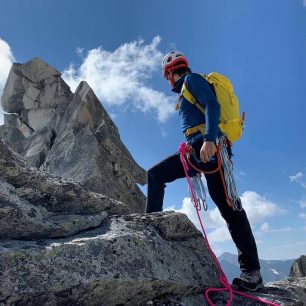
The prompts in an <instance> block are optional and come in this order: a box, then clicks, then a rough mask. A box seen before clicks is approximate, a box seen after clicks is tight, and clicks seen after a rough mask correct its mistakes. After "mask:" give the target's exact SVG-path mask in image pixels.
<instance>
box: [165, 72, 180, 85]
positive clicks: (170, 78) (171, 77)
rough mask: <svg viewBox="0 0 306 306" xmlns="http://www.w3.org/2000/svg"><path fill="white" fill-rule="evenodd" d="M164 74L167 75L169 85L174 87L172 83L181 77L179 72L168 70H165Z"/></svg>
mask: <svg viewBox="0 0 306 306" xmlns="http://www.w3.org/2000/svg"><path fill="white" fill-rule="evenodd" d="M166 75H167V80H168V82H169V84H170V85H171V87H174V83H175V82H176V81H177V80H179V79H180V78H181V77H180V75H179V74H177V73H172V72H171V71H170V70H168V71H167V72H166Z"/></svg>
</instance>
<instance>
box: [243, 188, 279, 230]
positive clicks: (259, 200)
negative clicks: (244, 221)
mask: <svg viewBox="0 0 306 306" xmlns="http://www.w3.org/2000/svg"><path fill="white" fill-rule="evenodd" d="M241 201H242V206H243V207H244V209H245V211H246V212H247V215H248V218H249V221H250V223H251V224H256V223H259V222H262V221H263V220H264V219H265V218H267V217H272V216H275V215H279V214H283V213H284V212H285V211H284V210H283V209H281V208H279V207H278V206H277V205H276V204H275V203H273V202H272V201H270V200H267V199H266V198H264V197H262V196H261V195H259V194H258V193H256V192H255V191H245V192H244V193H243V194H242V195H241Z"/></svg>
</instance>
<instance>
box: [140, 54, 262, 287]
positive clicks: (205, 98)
mask: <svg viewBox="0 0 306 306" xmlns="http://www.w3.org/2000/svg"><path fill="white" fill-rule="evenodd" d="M162 68H163V75H164V77H165V78H166V79H167V80H168V81H169V83H170V85H171V87H172V91H173V92H175V93H177V94H180V93H181V89H182V86H183V84H185V86H186V87H187V88H188V90H189V92H190V93H191V94H192V95H193V97H195V99H196V101H197V102H198V103H200V104H201V105H202V107H203V108H204V109H205V115H204V114H203V113H202V112H200V110H199V109H198V108H197V107H195V106H194V105H193V104H191V103H190V102H188V101H187V100H186V99H185V98H184V96H182V95H180V99H179V104H178V105H179V106H178V107H179V115H180V117H181V123H182V130H183V133H184V135H185V138H186V140H187V142H188V143H189V144H192V148H193V150H194V152H195V154H196V157H197V160H200V161H201V163H200V166H199V167H200V168H201V169H202V170H205V171H211V170H214V169H215V168H216V167H217V161H216V160H217V158H216V152H217V147H216V139H217V138H218V137H220V136H222V135H223V133H222V132H221V130H220V128H219V119H220V104H219V103H218V101H217V99H216V95H215V91H214V89H213V87H212V86H211V84H209V83H208V82H207V80H206V79H205V78H203V77H202V76H201V75H200V74H197V73H192V71H191V69H190V67H189V64H188V60H187V59H186V57H185V56H184V55H183V54H182V53H181V52H179V51H172V52H169V53H168V54H167V55H166V56H165V57H164V59H163V61H162ZM202 123H205V124H206V129H205V132H204V134H203V132H202V131H200V130H199V129H195V131H194V132H191V133H186V131H193V130H191V128H192V127H195V126H198V125H199V124H202ZM227 150H228V153H229V155H230V156H231V155H232V154H231V146H230V145H229V146H228V148H227ZM221 171H223V168H222V169H221ZM183 177H185V173H184V169H183V166H182V163H181V160H180V155H179V153H178V152H177V153H175V154H173V155H171V156H169V157H167V158H166V159H164V160H162V161H161V162H159V163H158V164H156V165H154V166H153V167H151V168H150V169H149V170H148V172H147V184H148V194H147V203H146V211H145V212H146V213H152V212H158V211H162V210H163V198H164V189H165V187H166V183H170V182H173V181H174V180H176V179H179V178H183ZM205 178H206V180H207V186H208V191H209V194H210V196H211V198H212V200H213V201H214V203H215V204H216V205H217V207H218V209H219V211H220V213H221V216H222V217H223V218H224V220H225V221H226V223H227V226H228V229H229V232H230V234H231V237H232V239H233V241H234V243H235V244H236V247H237V250H238V261H239V264H240V270H241V274H240V277H237V278H234V280H233V282H232V285H233V287H235V288H237V289H239V290H249V291H258V290H260V289H261V288H263V282H262V277H261V274H260V264H259V259H258V254H257V247H256V243H255V239H254V236H253V233H252V230H251V227H250V224H249V221H248V218H247V215H246V212H245V211H244V209H242V208H241V209H239V210H233V208H232V207H230V206H229V205H228V202H227V198H226V195H225V191H224V188H223V185H222V184H223V183H222V179H221V173H220V171H218V172H215V173H213V174H205ZM238 201H240V199H239V200H238ZM238 204H240V205H241V202H240V203H238Z"/></svg>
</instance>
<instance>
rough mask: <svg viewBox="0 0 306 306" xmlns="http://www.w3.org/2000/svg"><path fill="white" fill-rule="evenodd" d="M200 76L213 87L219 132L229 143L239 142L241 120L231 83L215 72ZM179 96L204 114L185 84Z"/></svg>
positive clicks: (241, 126)
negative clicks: (218, 115) (218, 116)
mask: <svg viewBox="0 0 306 306" xmlns="http://www.w3.org/2000/svg"><path fill="white" fill-rule="evenodd" d="M201 76H202V77H203V78H205V79H206V80H207V81H208V82H209V83H210V84H212V85H213V86H214V89H215V92H216V96H217V100H218V102H219V104H220V106H221V115H220V124H219V127H220V129H221V131H222V132H223V133H224V134H226V136H227V138H228V139H229V141H230V142H234V141H237V140H239V139H240V137H241V136H242V128H243V120H242V118H241V117H240V113H239V102H238V99H237V97H236V95H235V93H234V88H233V85H232V83H231V82H230V80H229V79H227V78H226V77H225V76H224V75H222V74H220V73H217V72H212V73H210V74H208V75H205V74H201ZM181 94H182V95H183V96H184V98H185V99H186V100H187V101H189V102H190V103H192V104H194V105H195V106H196V107H198V108H199V109H200V107H201V108H202V110H201V109H200V110H201V111H202V113H205V110H204V109H203V107H202V106H201V105H200V104H199V103H198V102H197V101H196V100H195V98H194V97H193V96H192V95H191V93H190V92H189V91H188V89H187V87H186V86H185V84H184V85H183V88H182V92H181ZM199 106H200V107H199ZM190 134H192V133H190ZM190 134H189V135H190Z"/></svg>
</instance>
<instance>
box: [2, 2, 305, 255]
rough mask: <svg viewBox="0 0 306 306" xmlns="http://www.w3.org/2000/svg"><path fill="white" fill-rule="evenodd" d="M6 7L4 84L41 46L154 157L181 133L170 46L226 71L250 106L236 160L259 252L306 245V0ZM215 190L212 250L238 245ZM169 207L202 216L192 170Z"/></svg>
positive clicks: (209, 218) (138, 154) (175, 186)
mask: <svg viewBox="0 0 306 306" xmlns="http://www.w3.org/2000/svg"><path fill="white" fill-rule="evenodd" d="M0 7H1V9H0V39H1V40H0V92H2V89H3V86H4V84H5V80H6V77H7V74H8V71H9V68H10V65H11V63H12V62H13V61H16V62H20V63H24V62H26V61H28V60H30V59H31V58H33V57H35V56H39V57H41V58H42V59H44V60H45V61H46V62H48V63H49V64H51V65H52V66H54V67H55V68H57V69H58V70H59V71H61V72H62V73H63V77H64V79H65V80H66V82H68V84H69V85H70V86H71V89H72V90H74V89H75V87H76V86H77V84H78V82H79V81H80V80H86V81H88V83H89V84H90V85H91V86H92V88H93V89H94V91H95V92H96V94H97V95H98V97H99V99H100V100H101V102H102V104H103V105H104V106H105V107H106V109H107V110H108V111H109V113H110V114H111V116H112V118H113V120H114V121H115V123H116V125H117V126H118V128H119V131H120V134H121V138H122V140H123V142H124V143H125V144H126V146H127V148H128V149H129V150H130V152H131V153H132V155H133V156H134V158H135V160H136V161H137V162H138V163H139V164H140V165H141V166H142V167H143V168H145V169H148V168H149V167H150V166H152V165H153V164H154V163H156V162H158V161H160V160H161V159H163V158H164V157H166V156H168V155H170V154H172V153H173V152H175V151H176V150H177V148H178V146H179V144H180V143H181V142H182V141H183V137H182V134H181V130H180V121H179V118H178V114H177V113H175V111H174V104H175V101H176V98H177V97H176V96H175V95H174V94H172V92H171V91H170V90H169V86H168V83H167V82H166V81H165V80H164V79H163V78H162V75H161V70H160V68H161V65H160V60H161V57H162V55H163V54H165V53H166V52H168V51H170V50H172V49H178V50H181V51H182V52H183V53H185V55H186V56H187V57H188V58H189V62H190V65H191V67H192V69H193V71H194V72H211V71H218V72H220V73H223V74H225V75H226V76H228V77H229V78H230V79H231V80H232V82H233V84H234V87H235V91H236V94H237V96H238V98H239V100H240V105H241V111H245V112H246V125H247V127H246V129H245V131H244V135H243V138H242V140H241V141H239V142H238V143H236V144H235V145H234V154H235V156H234V165H235V175H236V181H237V185H238V190H239V193H240V194H241V197H242V200H243V204H244V207H245V209H246V210H247V212H248V215H249V218H250V221H251V224H252V227H253V231H254V234H255V237H256V240H257V243H258V249H259V255H260V257H261V258H264V259H287V258H296V257H298V256H299V255H301V254H306V239H305V237H306V162H305V156H306V137H305V126H304V122H305V114H306V106H305V102H306V99H305V97H306V73H305V72H306V35H305V34H306V1H305V0H282V1H279V0H270V1H264V0H256V1H255V0H250V1H245V0H234V1H233V0H231V1H230V0H215V1H208V0H194V1H187V0H178V1H175V2H173V1H171V2H170V1H163V0H155V1H154V2H153V1H143V0H132V1H127V0H112V1H80V0H75V1H68V0H67V1H59V0H57V1H55V0H53V1H50V0H45V1H38V0H28V1H17V0H9V1H8V0H7V1H4V0H1V1H0ZM0 122H3V119H2V115H1V116H0ZM143 190H144V191H145V188H144V189H143ZM208 202H209V203H208V205H209V211H208V212H206V213H203V214H202V216H203V220H204V224H205V226H206V228H207V231H208V233H209V239H210V241H211V243H212V246H213V248H214V250H215V251H216V253H217V254H218V255H219V254H220V253H222V252H223V251H231V252H235V246H234V244H233V242H232V241H231V239H230V238H229V235H228V234H227V231H226V228H225V225H224V223H223V222H222V219H221V217H220V215H219V213H218V212H217V210H216V209H215V206H214V204H213V203H212V202H211V200H209V201H208ZM164 208H165V209H169V208H172V209H176V210H179V211H183V212H185V213H187V214H188V216H189V217H190V218H191V219H192V220H193V221H194V222H196V221H195V220H196V219H195V214H194V212H193V207H192V206H191V204H190V199H189V195H188V191H187V185H186V181H185V180H180V181H177V182H175V183H172V184H169V185H168V187H167V188H166V196H165V202H164Z"/></svg>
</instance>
